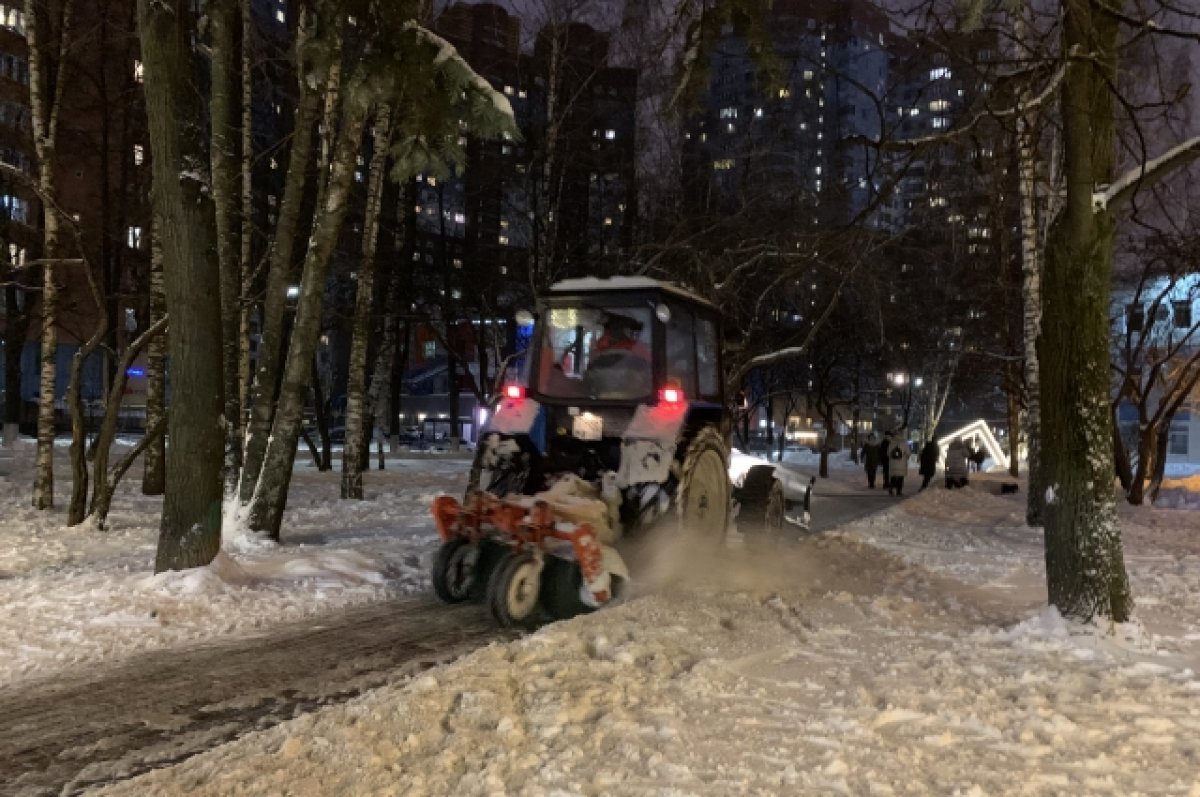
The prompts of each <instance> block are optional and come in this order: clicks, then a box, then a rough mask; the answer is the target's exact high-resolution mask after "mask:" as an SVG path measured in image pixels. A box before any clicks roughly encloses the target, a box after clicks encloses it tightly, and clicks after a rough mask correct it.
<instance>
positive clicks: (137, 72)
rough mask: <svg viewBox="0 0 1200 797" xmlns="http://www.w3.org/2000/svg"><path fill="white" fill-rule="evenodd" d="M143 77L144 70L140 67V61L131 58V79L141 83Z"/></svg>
mask: <svg viewBox="0 0 1200 797" xmlns="http://www.w3.org/2000/svg"><path fill="white" fill-rule="evenodd" d="M144 77H145V71H144V69H143V68H142V62H141V61H139V60H138V59H136V58H135V59H134V60H133V79H134V80H135V81H137V82H138V83H141V82H142V80H143V78H144Z"/></svg>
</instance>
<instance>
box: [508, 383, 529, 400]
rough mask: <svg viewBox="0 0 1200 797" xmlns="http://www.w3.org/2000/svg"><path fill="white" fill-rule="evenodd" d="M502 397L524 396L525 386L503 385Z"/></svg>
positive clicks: (519, 397) (517, 397)
mask: <svg viewBox="0 0 1200 797" xmlns="http://www.w3.org/2000/svg"><path fill="white" fill-rule="evenodd" d="M504 397H505V398H510V399H523V398H525V388H524V386H522V385H505V386H504Z"/></svg>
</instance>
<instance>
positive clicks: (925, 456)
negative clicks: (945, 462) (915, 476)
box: [918, 437, 942, 490]
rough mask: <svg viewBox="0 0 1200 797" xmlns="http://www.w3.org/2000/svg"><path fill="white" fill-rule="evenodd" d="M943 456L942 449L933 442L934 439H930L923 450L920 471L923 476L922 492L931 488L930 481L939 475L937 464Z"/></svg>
mask: <svg viewBox="0 0 1200 797" xmlns="http://www.w3.org/2000/svg"><path fill="white" fill-rule="evenodd" d="M941 456H942V449H941V447H940V446H938V444H937V443H935V442H934V441H933V438H932V437H931V438H929V441H928V442H926V443H925V446H924V447H923V448H922V449H921V467H920V470H919V471H918V472H919V473H920V474H921V489H922V490H924V489H925V488H926V487H928V486H929V480H930V479H932V478H933V477H934V474H936V473H937V464H938V460H939V459H941Z"/></svg>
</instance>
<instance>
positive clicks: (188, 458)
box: [138, 0, 224, 572]
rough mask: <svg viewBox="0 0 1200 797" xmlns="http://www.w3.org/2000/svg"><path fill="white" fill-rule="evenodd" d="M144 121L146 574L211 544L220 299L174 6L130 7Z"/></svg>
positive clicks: (186, 29)
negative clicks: (149, 554)
mask: <svg viewBox="0 0 1200 797" xmlns="http://www.w3.org/2000/svg"><path fill="white" fill-rule="evenodd" d="M138 32H139V34H140V38H141V44H142V60H143V62H144V64H145V95H146V116H147V119H148V122H149V130H150V142H151V148H152V150H153V158H152V160H153V165H154V171H153V177H154V190H153V192H152V197H153V204H154V213H155V216H156V218H157V219H158V220H159V222H160V231H161V233H162V251H163V282H164V285H165V287H166V298H167V309H168V312H169V313H170V316H171V329H170V333H169V335H168V348H169V351H170V356H171V412H170V416H169V418H170V419H169V434H170V445H169V446H168V448H167V482H166V487H167V489H166V496H165V498H164V500H163V514H162V526H161V528H160V532H159V540H158V554H157V557H156V559H155V563H154V569H155V571H156V572H162V571H164V570H176V569H182V568H187V567H196V566H201V565H206V564H208V563H209V562H210V561H212V559H213V557H214V556H216V554H217V551H218V549H219V548H220V543H221V493H222V489H221V473H222V467H223V460H224V442H223V441H224V427H223V424H222V422H221V414H222V411H223V405H224V402H223V397H222V395H221V379H220V378H219V377H220V375H221V373H222V365H223V363H222V356H221V318H222V316H221V294H220V284H219V278H218V275H217V271H216V269H214V268H213V263H212V262H211V260H210V259H209V253H210V252H211V251H212V248H213V235H214V219H213V213H212V204H211V202H210V200H209V197H208V191H207V187H206V186H205V185H204V184H203V181H202V180H201V179H200V176H199V175H196V174H195V170H196V167H197V164H201V163H204V160H205V158H206V152H205V149H206V148H205V142H204V140H203V134H202V132H201V129H200V127H199V126H198V125H195V120H197V119H201V118H203V111H202V108H201V107H200V103H199V98H198V96H197V94H196V92H195V90H194V89H195V78H196V77H197V76H196V75H195V74H194V73H193V70H192V63H193V62H192V56H193V51H192V44H191V43H192V39H193V35H194V33H195V30H194V28H193V26H192V20H191V15H190V13H189V4H187V3H184V2H183V0H174V1H172V0H138Z"/></svg>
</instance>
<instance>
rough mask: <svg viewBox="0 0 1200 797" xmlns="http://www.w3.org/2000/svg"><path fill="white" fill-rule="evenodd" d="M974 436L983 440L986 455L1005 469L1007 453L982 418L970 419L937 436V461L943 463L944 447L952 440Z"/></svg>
mask: <svg viewBox="0 0 1200 797" xmlns="http://www.w3.org/2000/svg"><path fill="white" fill-rule="evenodd" d="M976 436H978V437H979V439H980V440H982V441H983V447H984V449H986V450H987V453H988V456H989V457H991V458H992V461H993V462H995V463H996V464H997V465H999V466H1000V467H1001V468H1002V469H1004V470H1007V469H1008V455H1007V454H1005V453H1004V450H1003V449H1002V448H1001V447H1000V442H999V441H998V440H996V436H995V435H994V434H992V430H991V428H989V427H988V424H987V421H984V420H978V421H972V422H971V423H969V424H967V425H966V426H964V427H963V428H961V429H958V430H956V431H954V432H951V433H950V434H948V435H946V436H945V437H942V438H939V439H938V449H939V450H940V455H939V457H938V462H939V463H941V464H943V465H944V464H945V462H946V447H947V446H948V445H949V444H950V443H951V442H952V441H954V440H961V439H962V438H964V437H966V438H971V437H976Z"/></svg>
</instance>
